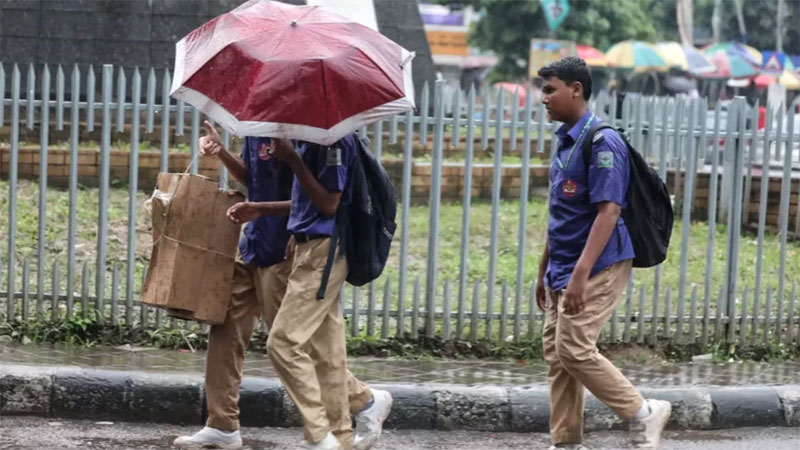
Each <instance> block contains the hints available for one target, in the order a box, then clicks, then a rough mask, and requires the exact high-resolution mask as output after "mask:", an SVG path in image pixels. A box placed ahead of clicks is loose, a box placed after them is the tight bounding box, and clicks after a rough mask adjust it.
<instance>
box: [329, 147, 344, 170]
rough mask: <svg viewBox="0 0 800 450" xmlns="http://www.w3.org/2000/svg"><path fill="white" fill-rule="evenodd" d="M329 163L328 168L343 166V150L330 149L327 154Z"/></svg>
mask: <svg viewBox="0 0 800 450" xmlns="http://www.w3.org/2000/svg"><path fill="white" fill-rule="evenodd" d="M326 159H327V163H326V165H328V166H341V165H342V149H340V148H338V147H328V154H327V158H326Z"/></svg>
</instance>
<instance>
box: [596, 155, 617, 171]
mask: <svg viewBox="0 0 800 450" xmlns="http://www.w3.org/2000/svg"><path fill="white" fill-rule="evenodd" d="M597 167H600V168H601V169H610V168H612V167H614V152H599V153H597Z"/></svg>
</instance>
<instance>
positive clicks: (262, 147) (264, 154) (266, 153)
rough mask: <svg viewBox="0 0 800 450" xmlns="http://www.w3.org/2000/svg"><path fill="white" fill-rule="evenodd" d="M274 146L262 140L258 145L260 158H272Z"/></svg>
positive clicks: (264, 159)
mask: <svg viewBox="0 0 800 450" xmlns="http://www.w3.org/2000/svg"><path fill="white" fill-rule="evenodd" d="M271 151H272V146H271V145H270V143H269V142H262V143H261V144H259V145H258V159H260V160H262V161H269V160H270V159H272V153H271Z"/></svg>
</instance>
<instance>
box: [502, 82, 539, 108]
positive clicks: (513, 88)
mask: <svg viewBox="0 0 800 450" xmlns="http://www.w3.org/2000/svg"><path fill="white" fill-rule="evenodd" d="M494 87H495V88H497V89H502V90H504V91H506V96H505V97H506V99H509V98H510V99H513V98H514V93H518V94H519V106H524V105H525V97H526V96H527V89H526V88H525V86H523V85H521V84H519V83H512V82H510V81H499V82H497V83H495V84H494ZM535 98H536V97H534V99H535ZM531 100H533V99H531Z"/></svg>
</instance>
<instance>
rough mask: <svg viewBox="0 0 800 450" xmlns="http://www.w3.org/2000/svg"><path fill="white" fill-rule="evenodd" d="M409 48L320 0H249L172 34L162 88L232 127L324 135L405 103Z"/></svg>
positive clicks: (343, 131) (335, 136)
mask: <svg viewBox="0 0 800 450" xmlns="http://www.w3.org/2000/svg"><path fill="white" fill-rule="evenodd" d="M413 56H414V55H413V53H411V52H409V51H407V50H406V49H404V48H403V47H401V46H399V45H398V44H396V43H395V42H393V41H392V40H390V39H388V38H387V37H385V36H383V35H382V34H380V33H378V32H377V31H374V30H372V29H370V28H368V27H365V26H363V25H360V24H358V23H355V22H353V21H351V20H349V19H347V18H346V17H344V16H341V15H339V14H337V13H334V12H331V11H329V10H326V9H324V8H322V7H319V6H292V5H287V4H285V3H280V2H273V1H267V0H250V1H248V2H246V3H244V4H242V5H241V6H239V7H238V8H236V9H234V10H232V11H231V12H229V13H226V14H223V15H221V16H219V17H216V18H214V19H212V20H211V21H209V22H207V23H205V24H203V25H202V26H200V27H199V28H197V29H195V30H193V31H192V32H191V33H189V34H188V35H187V36H186V37H184V38H183V39H181V40H180V41H179V42H178V43H177V44H176V54H175V78H174V80H173V83H172V92H171V95H172V97H174V98H176V99H179V100H184V101H185V102H187V103H189V104H191V105H192V106H194V107H196V108H198V109H199V110H200V111H202V112H203V113H205V114H206V115H208V116H209V117H210V118H212V119H213V120H214V121H216V122H218V123H219V124H220V125H222V126H223V127H225V128H226V129H228V130H229V131H230V132H232V133H234V134H236V135H239V136H269V137H283V138H290V139H301V140H306V141H311V142H315V143H318V144H322V145H330V144H332V143H334V142H336V141H337V140H339V139H341V138H342V137H344V136H345V135H347V134H348V133H350V132H352V131H353V130H356V129H358V128H360V127H362V126H364V125H367V124H369V123H371V122H374V121H376V120H378V119H380V118H382V117H386V116H391V115H394V114H397V113H401V112H404V111H408V110H409V109H413V108H414V85H413V82H412V78H411V59H412V58H413Z"/></svg>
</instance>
